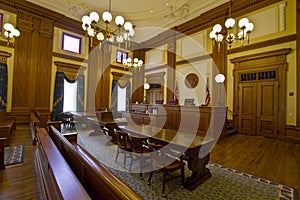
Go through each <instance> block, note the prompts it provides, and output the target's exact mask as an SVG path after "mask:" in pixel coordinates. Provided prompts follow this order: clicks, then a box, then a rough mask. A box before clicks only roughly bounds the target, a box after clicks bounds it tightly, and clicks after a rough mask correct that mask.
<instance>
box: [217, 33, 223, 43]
mask: <svg viewBox="0 0 300 200" xmlns="http://www.w3.org/2000/svg"><path fill="white" fill-rule="evenodd" d="M223 38H224V36H223V35H222V34H218V35H217V42H222V40H223Z"/></svg>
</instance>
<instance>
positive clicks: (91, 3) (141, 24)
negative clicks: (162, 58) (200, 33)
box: [27, 0, 228, 43]
mask: <svg viewBox="0 0 300 200" xmlns="http://www.w3.org/2000/svg"><path fill="white" fill-rule="evenodd" d="M27 1H29V2H31V3H34V4H37V5H39V6H42V7H44V8H48V9H50V10H53V11H55V12H58V13H61V14H63V15H65V16H67V17H70V18H72V19H75V20H78V21H81V18H82V16H83V15H86V14H89V13H90V12H91V11H97V12H98V13H99V15H100V16H101V15H102V13H103V12H104V11H106V10H109V2H110V0H27ZM227 1H228V0H126V1H125V0H111V13H112V15H113V17H115V16H117V15H122V16H123V17H124V18H125V21H130V22H132V23H133V24H134V26H135V32H136V34H135V37H134V41H135V42H137V43H140V42H143V41H145V40H148V39H150V38H152V37H154V36H156V35H157V34H158V33H160V32H162V31H164V30H165V29H168V28H171V27H174V26H177V25H180V24H182V23H184V22H187V21H189V20H191V19H193V18H195V17H197V16H199V15H200V14H202V13H204V12H206V11H208V10H210V9H212V8H214V7H217V6H219V5H222V4H224V3H225V2H227ZM98 24H99V22H98ZM101 24H102V25H103V26H102V27H104V22H103V23H101ZM100 26H101V25H100Z"/></svg>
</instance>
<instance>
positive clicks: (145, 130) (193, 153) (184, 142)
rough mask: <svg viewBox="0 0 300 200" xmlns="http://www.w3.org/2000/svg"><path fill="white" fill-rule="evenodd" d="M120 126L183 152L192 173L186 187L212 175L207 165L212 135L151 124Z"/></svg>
mask: <svg viewBox="0 0 300 200" xmlns="http://www.w3.org/2000/svg"><path fill="white" fill-rule="evenodd" d="M119 128H120V129H121V130H123V131H125V132H127V133H129V134H135V135H140V136H141V137H144V138H152V139H156V140H159V141H162V142H165V143H168V144H167V145H170V147H171V148H173V149H175V150H177V151H179V152H182V154H183V155H184V158H185V160H186V161H187V162H188V168H189V169H190V170H191V171H192V175H191V176H190V177H188V178H187V179H186V182H185V185H184V187H185V188H187V189H189V190H193V189H195V188H196V187H197V186H198V185H200V184H201V183H203V182H204V181H205V180H207V179H209V178H210V177H211V173H210V171H209V169H208V168H207V167H206V165H207V164H208V162H209V158H210V150H211V148H212V147H213V145H214V144H215V140H214V138H212V137H202V136H198V135H196V133H191V132H176V131H174V130H168V129H160V128H157V127H152V126H149V125H131V124H130V125H127V126H119Z"/></svg>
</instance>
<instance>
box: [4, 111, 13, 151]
mask: <svg viewBox="0 0 300 200" xmlns="http://www.w3.org/2000/svg"><path fill="white" fill-rule="evenodd" d="M15 128H16V118H15V117H13V116H8V115H7V114H6V110H1V111H0V138H2V137H5V138H6V140H5V143H4V145H5V146H9V145H10V144H9V138H10V135H11V133H12V130H13V129H15Z"/></svg>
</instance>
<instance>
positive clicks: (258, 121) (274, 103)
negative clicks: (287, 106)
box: [238, 81, 279, 137]
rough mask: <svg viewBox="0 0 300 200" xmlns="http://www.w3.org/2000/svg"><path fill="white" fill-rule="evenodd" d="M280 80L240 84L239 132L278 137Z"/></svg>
mask: <svg viewBox="0 0 300 200" xmlns="http://www.w3.org/2000/svg"><path fill="white" fill-rule="evenodd" d="M278 109H279V106H278V82H277V81H263V82H251V83H241V84H240V85H239V112H238V113H239V121H238V124H239V126H238V127H239V129H238V131H239V133H244V134H249V135H262V136H267V137H277V130H278V123H277V121H278Z"/></svg>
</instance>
